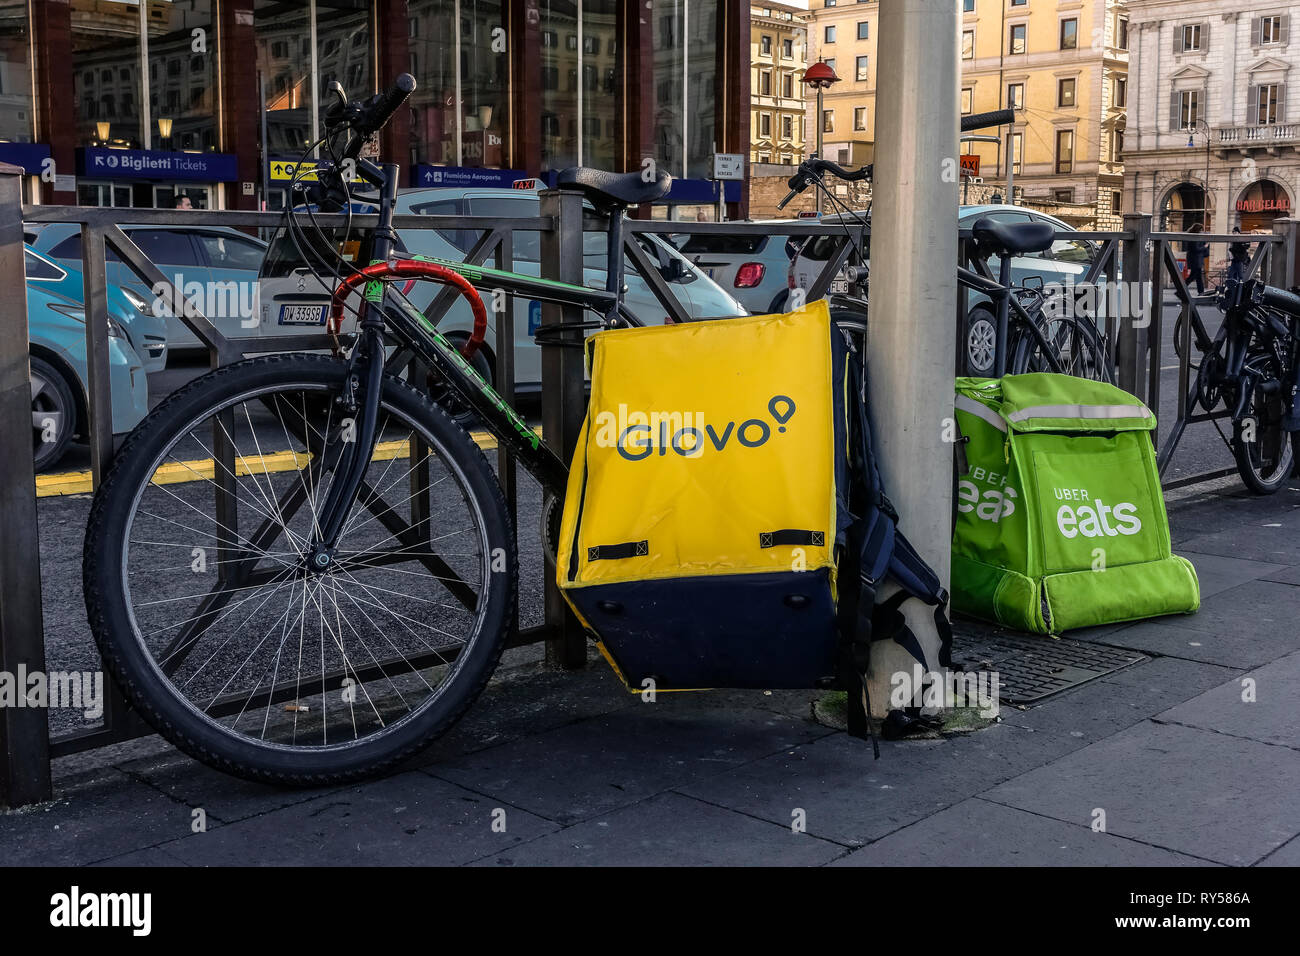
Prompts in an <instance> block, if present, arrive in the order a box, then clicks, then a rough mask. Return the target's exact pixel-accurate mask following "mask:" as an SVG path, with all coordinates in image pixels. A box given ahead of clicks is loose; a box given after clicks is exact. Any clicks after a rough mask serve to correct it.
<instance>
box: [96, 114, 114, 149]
mask: <svg viewBox="0 0 1300 956" xmlns="http://www.w3.org/2000/svg"><path fill="white" fill-rule="evenodd" d="M111 130H112V127H111V126H110V125H109V124H108V123H105V122H103V121H102V120H101V121H100V122H98V123H96V124H95V135H96V136H98V137H99V143H100V145H101V146H107V145H108V134H109V132H110V131H111Z"/></svg>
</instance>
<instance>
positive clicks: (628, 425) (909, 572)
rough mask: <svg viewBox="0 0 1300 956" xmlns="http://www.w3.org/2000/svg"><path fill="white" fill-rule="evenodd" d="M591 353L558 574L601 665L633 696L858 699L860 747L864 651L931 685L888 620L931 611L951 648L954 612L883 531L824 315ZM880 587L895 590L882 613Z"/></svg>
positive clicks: (603, 337)
mask: <svg viewBox="0 0 1300 956" xmlns="http://www.w3.org/2000/svg"><path fill="white" fill-rule="evenodd" d="M587 353H588V362H589V365H590V370H591V402H590V405H589V406H588V410H587V417H586V420H585V422H584V423H583V427H582V431H581V433H580V434H579V437H578V445H577V448H576V450H575V453H574V459H573V463H572V467H571V470H570V473H569V484H568V489H567V495H566V498H565V504H564V514H563V519H562V523H561V528H560V541H559V549H558V555H557V567H556V571H557V576H558V583H559V587H560V589H561V591H562V593H563V594H564V596H565V598H566V599H567V600H568V602H569V604H570V605H571V606H572V608H573V610H574V612H575V613H576V614H577V616H578V617H579V618H580V619H581V621H582V623H583V625H584V626H585V627H586V628H587V629H588V630H589V631H590V632H591V633H592V634H593V635H594V636H595V638H596V639H597V641H598V643H599V646H600V648H601V650H602V652H603V653H604V655H605V656H606V658H607V659H608V660H609V661H610V663H611V664H612V665H613V666H614V668H615V669H616V671H617V672H618V673H619V676H620V677H621V678H622V679H623V681H624V682H625V683H626V684H627V686H628V687H629V688H630V689H632V690H634V691H635V690H641V689H643V688H644V687H646V686H650V685H649V684H648V683H647V682H651V681H652V682H653V686H654V687H655V688H657V689H659V690H685V689H701V688H709V687H752V688H800V687H827V686H836V685H838V686H842V687H845V688H846V689H848V688H849V687H851V688H853V690H854V691H855V693H850V695H849V699H850V702H851V706H850V718H851V720H850V729H851V730H852V731H854V732H855V733H858V734H859V735H862V734H863V733H864V732H865V730H866V722H865V710H863V709H862V708H864V707H865V703H866V702H865V700H863V699H862V698H863V696H864V695H863V693H862V690H864V689H865V680H864V679H863V677H864V674H865V670H866V667H867V664H868V661H869V647H870V642H871V641H872V640H873V639H875V640H879V639H882V638H886V637H889V638H893V639H895V640H897V641H898V642H899V643H901V644H903V646H905V647H908V648H909V650H912V652H913V654H914V655H915V656H917V657H918V658H919V659H920V660H922V662H923V663H926V665H927V667H928V666H929V664H928V663H927V662H925V661H924V654H923V653H922V652H921V650H920V647H919V644H918V643H917V642H916V639H915V637H914V636H913V635H912V634H911V632H910V631H908V629H907V628H906V625H905V623H904V622H903V616H902V614H901V613H900V612H899V610H898V605H899V604H901V603H902V601H903V600H904V599H906V598H907V597H909V596H915V597H918V598H920V599H922V600H924V601H926V602H927V603H929V604H932V605H934V606H935V609H936V623H939V624H940V627H941V633H943V634H945V635H946V634H947V633H948V630H947V619H946V617H945V616H944V609H945V606H946V601H947V594H946V593H945V592H944V591H943V589H942V588H941V587H940V585H939V582H938V580H937V578H936V577H935V576H934V573H933V572H932V571H931V570H930V569H929V567H928V566H926V565H925V563H924V562H923V561H922V560H921V559H920V558H919V556H917V555H916V553H915V551H913V550H912V548H911V547H910V545H908V544H907V542H906V540H905V539H904V538H903V537H902V535H901V534H898V533H897V532H896V530H895V526H894V525H895V518H896V515H895V514H894V511H893V508H892V507H891V506H890V505H889V502H888V499H886V498H885V497H884V495H883V494H882V493H881V492H880V488H879V478H878V475H877V472H876V468H875V463H874V461H873V460H872V458H871V446H870V429H869V426H868V424H867V416H866V414H865V409H864V407H863V402H862V400H861V396H862V394H863V388H862V384H861V383H862V378H861V372H860V365H861V359H860V357H859V356H853V358H854V359H855V360H854V361H850V356H851V351H850V347H849V346H848V345H847V343H846V341H845V339H844V337H843V336H842V335H841V334H840V333H839V332H838V330H837V329H835V327H834V326H833V324H832V322H831V318H830V314H829V311H828V310H827V307H826V303H825V302H824V301H819V302H814V303H812V304H811V305H809V306H807V307H805V308H803V309H800V310H799V311H797V312H792V313H788V314H784V315H768V316H751V317H747V318H739V319H725V320H714V321H704V322H692V323H686V324H680V325H667V326H660V327H652V328H639V329H620V330H611V331H608V332H599V333H596V334H595V335H593V336H591V337H590V338H589V339H588V341H587ZM891 574H892V575H893V576H894V577H895V578H896V579H897V580H898V581H899V582H900V583H901V584H902V585H903V588H904V590H902V591H900V592H899V594H898V596H896V597H892V598H891V599H890V600H889V601H886V602H882V603H881V604H880V605H877V604H876V601H875V591H876V588H877V587H878V586H879V584H881V583H883V581H884V579H885V578H886V577H887V576H889V575H891ZM946 651H947V641H946V640H945V652H944V654H943V655H942V657H943V658H944V659H942V660H941V661H940V663H941V664H943V665H947V663H948V661H947V660H946V657H947V653H946ZM855 710H857V711H859V712H858V713H857V714H856V716H855V715H854V711H855Z"/></svg>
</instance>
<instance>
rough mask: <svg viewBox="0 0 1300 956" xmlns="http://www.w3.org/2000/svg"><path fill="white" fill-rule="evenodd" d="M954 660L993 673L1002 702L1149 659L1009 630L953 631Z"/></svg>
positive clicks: (1020, 700) (1035, 697)
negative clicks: (997, 632) (1007, 631)
mask: <svg viewBox="0 0 1300 956" xmlns="http://www.w3.org/2000/svg"><path fill="white" fill-rule="evenodd" d="M964 629H965V628H964ZM952 658H953V664H954V665H956V666H959V667H963V668H965V669H966V670H995V671H997V672H998V679H999V682H1000V686H1001V693H1000V694H999V697H1000V699H1001V700H1002V702H1003V703H1006V704H1031V703H1034V702H1035V701H1039V700H1042V699H1043V698H1045V697H1050V696H1051V695H1052V694H1056V693H1059V692H1061V691H1063V690H1065V689H1066V688H1069V687H1076V686H1078V685H1079V684H1085V683H1087V682H1088V681H1090V680H1096V679H1097V678H1098V677H1101V676H1103V675H1105V674H1110V673H1112V672H1114V671H1117V670H1119V669H1120V668H1123V667H1128V666H1129V665H1131V664H1136V663H1138V662H1139V661H1144V660H1147V657H1146V655H1145V654H1141V653H1138V652H1137V651H1130V650H1125V649H1123V648H1118V647H1102V646H1100V645H1097V644H1087V643H1084V642H1083V641H1072V640H1070V639H1068V638H1058V639H1053V638H1050V637H1043V636H1038V635H1030V634H1012V633H999V634H961V633H958V634H955V635H954V636H953V652H952Z"/></svg>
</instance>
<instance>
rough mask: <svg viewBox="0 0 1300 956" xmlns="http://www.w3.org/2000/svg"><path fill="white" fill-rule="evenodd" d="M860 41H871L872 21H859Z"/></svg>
mask: <svg viewBox="0 0 1300 956" xmlns="http://www.w3.org/2000/svg"><path fill="white" fill-rule="evenodd" d="M858 39H859V40H869V39H871V21H870V20H859V21H858Z"/></svg>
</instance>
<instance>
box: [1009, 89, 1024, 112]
mask: <svg viewBox="0 0 1300 956" xmlns="http://www.w3.org/2000/svg"><path fill="white" fill-rule="evenodd" d="M1024 108H1025V84H1023V83H1008V84H1007V109H1009V110H1014V109H1024Z"/></svg>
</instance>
